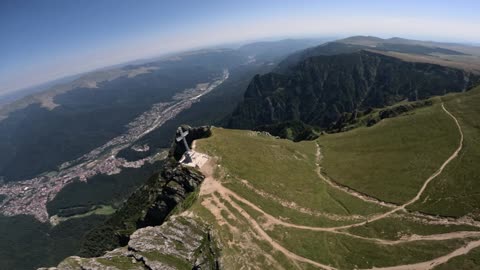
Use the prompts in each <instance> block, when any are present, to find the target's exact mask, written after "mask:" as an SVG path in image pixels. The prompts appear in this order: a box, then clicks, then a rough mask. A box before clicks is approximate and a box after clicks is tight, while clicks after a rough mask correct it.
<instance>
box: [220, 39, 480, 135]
mask: <svg viewBox="0 0 480 270" xmlns="http://www.w3.org/2000/svg"><path fill="white" fill-rule="evenodd" d="M341 49H344V50H347V51H348V50H350V49H351V50H354V51H355V50H356V49H357V48H343V47H342V48H341ZM479 82H480V76H478V75H475V74H472V73H469V72H467V71H464V70H460V69H454V68H449V67H444V66H439V65H434V64H427V63H412V62H405V61H402V60H400V59H397V58H393V57H389V56H385V55H383V54H378V53H374V52H369V51H363V50H360V51H356V52H352V53H346V54H336V55H322V56H314V57H308V58H306V59H305V60H303V61H300V62H299V63H297V64H296V65H295V66H294V67H291V68H289V69H288V70H286V71H284V72H282V73H269V74H265V75H263V76H259V75H257V76H255V77H254V78H253V80H252V81H251V83H250V85H249V86H248V89H247V91H246V93H245V96H244V97H245V98H244V101H243V103H241V104H240V105H239V106H238V107H237V109H236V110H235V111H234V113H233V114H232V116H231V118H230V119H229V123H228V126H229V127H232V128H242V129H252V128H255V127H258V126H265V125H272V124H278V123H282V122H285V121H301V122H303V123H305V124H308V125H312V126H317V127H321V128H328V127H330V126H332V125H335V123H336V122H337V121H338V120H339V119H340V118H341V117H342V115H343V114H344V113H354V112H356V111H361V110H367V109H369V108H372V107H374V108H382V107H385V106H388V105H392V104H394V103H397V102H399V101H403V100H409V101H415V100H421V99H426V98H429V97H431V96H435V95H444V94H446V93H449V92H462V91H466V90H468V89H470V88H471V87H473V86H475V85H477V84H478V83H479Z"/></svg>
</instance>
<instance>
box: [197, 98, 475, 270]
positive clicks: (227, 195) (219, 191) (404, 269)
mask: <svg viewBox="0 0 480 270" xmlns="http://www.w3.org/2000/svg"><path fill="white" fill-rule="evenodd" d="M442 108H443V110H444V111H445V112H446V113H447V114H448V115H449V116H450V117H451V118H452V119H453V120H454V121H455V124H456V125H457V128H458V130H459V133H460V141H459V145H458V147H457V149H456V150H455V151H454V152H453V153H452V155H450V156H449V157H448V158H447V160H445V162H444V163H443V164H442V165H441V166H440V168H439V169H438V170H437V171H436V172H434V173H433V174H432V175H431V176H430V177H429V178H427V180H425V182H424V183H423V185H422V187H421V188H420V190H419V191H418V192H417V194H416V196H415V197H413V198H412V199H411V200H409V201H407V202H406V203H404V204H402V205H397V206H395V207H393V209H391V210H390V211H387V212H385V213H382V214H378V215H375V216H374V217H373V218H370V219H369V220H368V221H363V222H359V223H355V224H350V225H344V226H336V227H312V226H303V225H297V224H292V223H288V222H285V221H282V220H279V219H278V218H276V217H274V216H272V215H270V214H268V213H266V212H265V211H263V210H262V209H261V208H260V207H258V206H257V205H255V204H254V203H252V202H250V201H248V200H246V199H244V198H243V197H241V196H239V195H238V194H236V193H235V192H233V191H232V190H230V189H228V188H226V187H225V186H223V185H222V184H221V183H220V181H219V180H217V179H214V177H213V173H212V172H213V164H212V161H211V162H207V163H206V164H205V165H204V166H203V167H202V168H201V171H202V173H204V174H205V176H206V179H205V181H204V183H203V184H202V187H201V191H200V195H203V196H206V195H207V196H212V198H213V200H215V201H217V202H219V201H220V198H221V199H222V200H224V201H225V202H228V203H229V204H230V205H231V206H232V208H234V209H235V210H236V211H237V212H238V213H240V214H241V215H242V217H243V218H245V220H247V221H248V223H249V224H250V225H251V228H252V230H253V231H254V232H256V233H257V235H258V236H259V237H260V238H261V239H262V240H264V241H266V242H268V243H269V244H270V245H271V246H272V247H273V248H274V249H275V250H277V251H279V252H281V253H282V254H284V255H285V256H286V257H288V258H289V259H292V260H296V261H298V262H303V263H308V264H310V265H313V266H315V267H319V268H322V269H328V270H336V268H334V267H331V266H329V265H325V264H321V263H319V262H316V261H313V260H310V259H308V258H305V257H302V256H300V255H298V254H295V253H294V252H292V251H289V250H287V249H286V248H285V247H283V246H282V245H280V244H279V243H278V242H276V241H275V240H274V239H272V238H271V237H270V236H269V235H268V233H266V232H265V230H264V229H263V228H262V226H264V227H267V229H268V228H269V227H272V226H274V225H279V226H284V227H290V228H296V229H304V230H311V231H323V232H330V233H334V234H341V235H345V236H348V237H352V238H356V239H361V240H367V241H372V242H375V243H377V244H383V245H396V244H400V243H406V242H413V241H443V240H449V239H465V238H472V237H474V238H477V237H480V232H479V231H457V232H450V233H442V234H434V235H411V236H409V237H406V238H402V239H400V240H384V239H378V238H369V237H363V236H358V235H355V234H351V233H348V232H345V231H343V230H344V229H348V228H353V227H358V226H362V225H365V224H367V223H368V222H372V221H377V220H381V219H383V218H386V217H388V216H390V215H392V214H393V213H395V212H398V211H400V210H405V209H406V207H407V206H409V205H411V204H413V203H415V202H416V201H418V200H419V199H420V197H421V195H422V194H423V192H424V191H425V189H426V188H427V186H428V184H429V183H430V182H431V181H432V180H434V179H435V178H436V177H437V176H438V175H440V174H441V173H442V172H443V170H444V169H445V167H446V166H447V165H448V164H449V163H450V162H451V161H452V160H454V159H455V158H456V157H457V156H458V154H459V152H460V151H461V150H462V148H463V139H464V136H463V132H462V129H461V126H460V124H459V122H458V120H457V119H456V118H455V116H453V115H452V114H451V113H450V112H449V111H448V110H447V109H446V108H445V106H444V105H443V104H442ZM342 190H343V191H347V190H345V189H342ZM349 194H352V193H349ZM354 196H355V195H354ZM364 199H365V198H364ZM237 201H238V202H241V203H242V204H245V205H246V206H248V207H250V208H252V209H253V210H255V211H257V212H259V213H261V214H262V216H263V217H264V218H265V220H266V221H265V222H264V224H262V225H260V224H259V223H258V222H257V221H256V220H255V218H253V217H252V216H250V215H249V214H248V213H247V211H246V210H245V209H244V208H242V207H241V206H240V205H239V204H238V203H237ZM206 202H209V200H208V199H207V200H206ZM203 205H204V206H205V207H206V208H207V209H208V210H209V211H211V212H212V213H213V212H218V211H220V210H221V209H214V208H215V207H218V205H219V204H216V206H214V204H211V203H205V204H203ZM222 206H223V207H224V208H226V206H225V205H224V204H222ZM227 211H228V212H230V210H228V209H227ZM230 226H232V225H230ZM479 246H480V240H478V239H477V240H473V241H470V242H468V243H467V244H466V245H465V246H463V247H461V248H458V249H456V250H454V251H452V252H450V253H448V254H446V255H443V256H440V257H437V258H434V259H432V260H429V261H425V262H419V263H414V264H406V265H398V266H392V267H382V268H373V269H384V270H420V269H432V268H433V267H435V266H438V265H440V264H443V263H445V262H447V261H448V260H450V259H451V258H454V257H457V256H461V255H465V254H467V253H468V252H469V251H470V250H472V249H474V248H477V247H479Z"/></svg>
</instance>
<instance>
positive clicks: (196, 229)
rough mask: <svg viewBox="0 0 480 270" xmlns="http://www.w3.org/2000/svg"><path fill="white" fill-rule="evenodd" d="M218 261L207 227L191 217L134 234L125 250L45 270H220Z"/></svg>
mask: <svg viewBox="0 0 480 270" xmlns="http://www.w3.org/2000/svg"><path fill="white" fill-rule="evenodd" d="M218 258H219V252H218V248H217V244H216V243H215V241H214V239H213V237H212V235H211V234H210V229H209V227H208V226H206V225H205V224H203V223H202V222H199V221H198V220H196V219H195V218H192V217H186V216H172V217H171V218H170V219H169V221H167V222H165V223H164V224H162V225H161V226H156V227H146V228H142V229H139V230H137V231H135V232H134V233H133V234H132V235H131V237H130V241H129V242H128V245H127V246H126V247H121V248H117V249H115V250H113V251H109V252H107V253H106V254H105V255H103V256H101V257H97V258H81V257H78V256H72V257H69V258H67V259H65V260H64V261H63V262H61V263H60V264H59V265H58V266H57V267H52V268H49V269H50V270H74V269H75V270H77V269H88V270H94V269H102V270H103V269H108V270H117V269H118V270H121V269H149V270H160V269H162V270H169V269H172V270H175V269H188V270H190V269H212V270H215V269H219V267H220V265H219V261H218ZM43 269H46V268H43Z"/></svg>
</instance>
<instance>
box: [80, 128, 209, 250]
mask: <svg viewBox="0 0 480 270" xmlns="http://www.w3.org/2000/svg"><path fill="white" fill-rule="evenodd" d="M184 130H189V135H188V136H187V141H189V143H191V142H192V141H193V140H195V139H198V138H203V137H207V136H209V134H210V128H209V127H200V128H191V127H188V126H187V127H185V128H184ZM180 145H181V144H180V143H179V144H177V143H175V142H174V143H173V145H172V148H171V151H170V155H169V157H168V158H167V160H166V161H165V165H164V167H163V169H162V171H161V172H160V173H157V174H154V175H153V176H151V177H150V179H149V180H148V181H147V182H146V183H145V184H144V185H142V186H141V187H140V188H139V189H137V190H136V191H135V192H134V193H133V194H132V195H131V196H130V197H129V198H128V200H127V201H126V202H125V203H124V205H123V207H122V208H120V209H119V210H118V211H117V212H116V213H115V214H113V215H112V216H111V217H110V218H109V219H108V220H107V221H106V222H105V223H104V224H103V225H101V226H99V227H97V228H94V229H93V230H92V231H90V232H89V233H88V234H87V235H86V236H85V239H84V242H83V245H82V248H81V250H80V253H79V255H80V256H84V257H92V256H101V255H103V254H104V252H105V251H108V250H113V249H115V248H117V247H119V246H123V245H126V244H127V243H128V241H129V240H130V235H131V234H132V233H133V232H134V231H135V230H137V229H139V228H143V227H147V226H157V225H160V224H162V223H163V222H164V221H165V220H166V218H167V217H168V216H169V215H170V214H171V213H172V210H174V209H175V208H178V207H181V204H182V202H183V201H184V200H185V199H186V198H187V197H188V196H190V195H192V194H193V193H194V191H195V190H196V188H197V187H198V186H199V185H200V183H201V182H202V181H203V179H204V176H203V175H202V174H201V173H200V172H198V171H197V170H196V169H195V168H192V167H188V166H184V165H182V164H180V163H178V161H177V160H178V159H179V158H175V153H177V154H178V153H180V155H181V154H183V152H181V151H182V148H181V146H180ZM183 151H185V150H183ZM193 195H194V194H193Z"/></svg>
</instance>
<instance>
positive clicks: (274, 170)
mask: <svg viewBox="0 0 480 270" xmlns="http://www.w3.org/2000/svg"><path fill="white" fill-rule="evenodd" d="M198 149H199V150H200V151H203V152H205V153H208V154H209V155H211V156H216V157H220V158H221V159H220V160H219V164H220V165H221V166H222V168H224V174H225V180H226V183H225V186H227V187H228V188H230V189H232V190H233V191H235V192H237V193H239V194H241V196H244V197H245V198H247V199H248V200H252V201H257V202H258V203H259V204H260V205H261V208H262V209H265V210H267V211H268V212H269V213H270V214H272V215H276V216H285V215H286V216H288V217H291V218H295V217H294V215H291V214H289V209H288V208H287V209H285V207H281V205H280V204H279V203H275V201H274V200H272V199H271V198H269V197H267V198H265V197H264V196H259V195H258V194H257V193H255V192H254V191H252V190H251V189H247V188H246V187H245V185H243V184H242V182H241V179H245V180H247V181H248V182H249V183H250V185H251V186H253V188H254V189H255V190H257V191H260V192H265V193H268V194H269V195H274V196H275V197H276V198H278V199H279V200H281V201H283V202H287V203H288V202H295V203H296V204H297V205H298V206H299V207H304V208H308V209H311V210H314V211H322V212H327V213H332V214H338V215H352V214H359V215H369V214H372V213H376V212H379V211H382V210H384V209H383V208H382V207H380V206H377V205H374V204H370V203H366V202H363V201H361V200H359V199H357V198H355V197H352V196H350V195H348V194H345V193H342V192H339V191H338V190H336V189H333V188H332V187H330V186H328V185H327V184H326V183H325V182H323V181H322V180H321V179H320V178H319V177H318V175H317V174H316V172H315V168H316V167H315V162H316V156H315V153H316V145H315V142H312V141H304V142H299V143H294V142H292V141H289V140H283V139H274V138H273V137H271V136H267V135H262V134H259V133H257V132H252V131H240V130H227V129H214V130H213V135H212V136H211V137H210V138H207V139H204V140H201V141H199V143H198ZM262 197H264V198H262ZM298 198H302V200H298ZM298 220H299V222H302V219H298ZM303 220H304V221H303V222H307V223H308V222H311V221H312V220H309V219H308V218H303ZM324 222H325V221H324ZM319 223H322V221H320V220H319Z"/></svg>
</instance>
